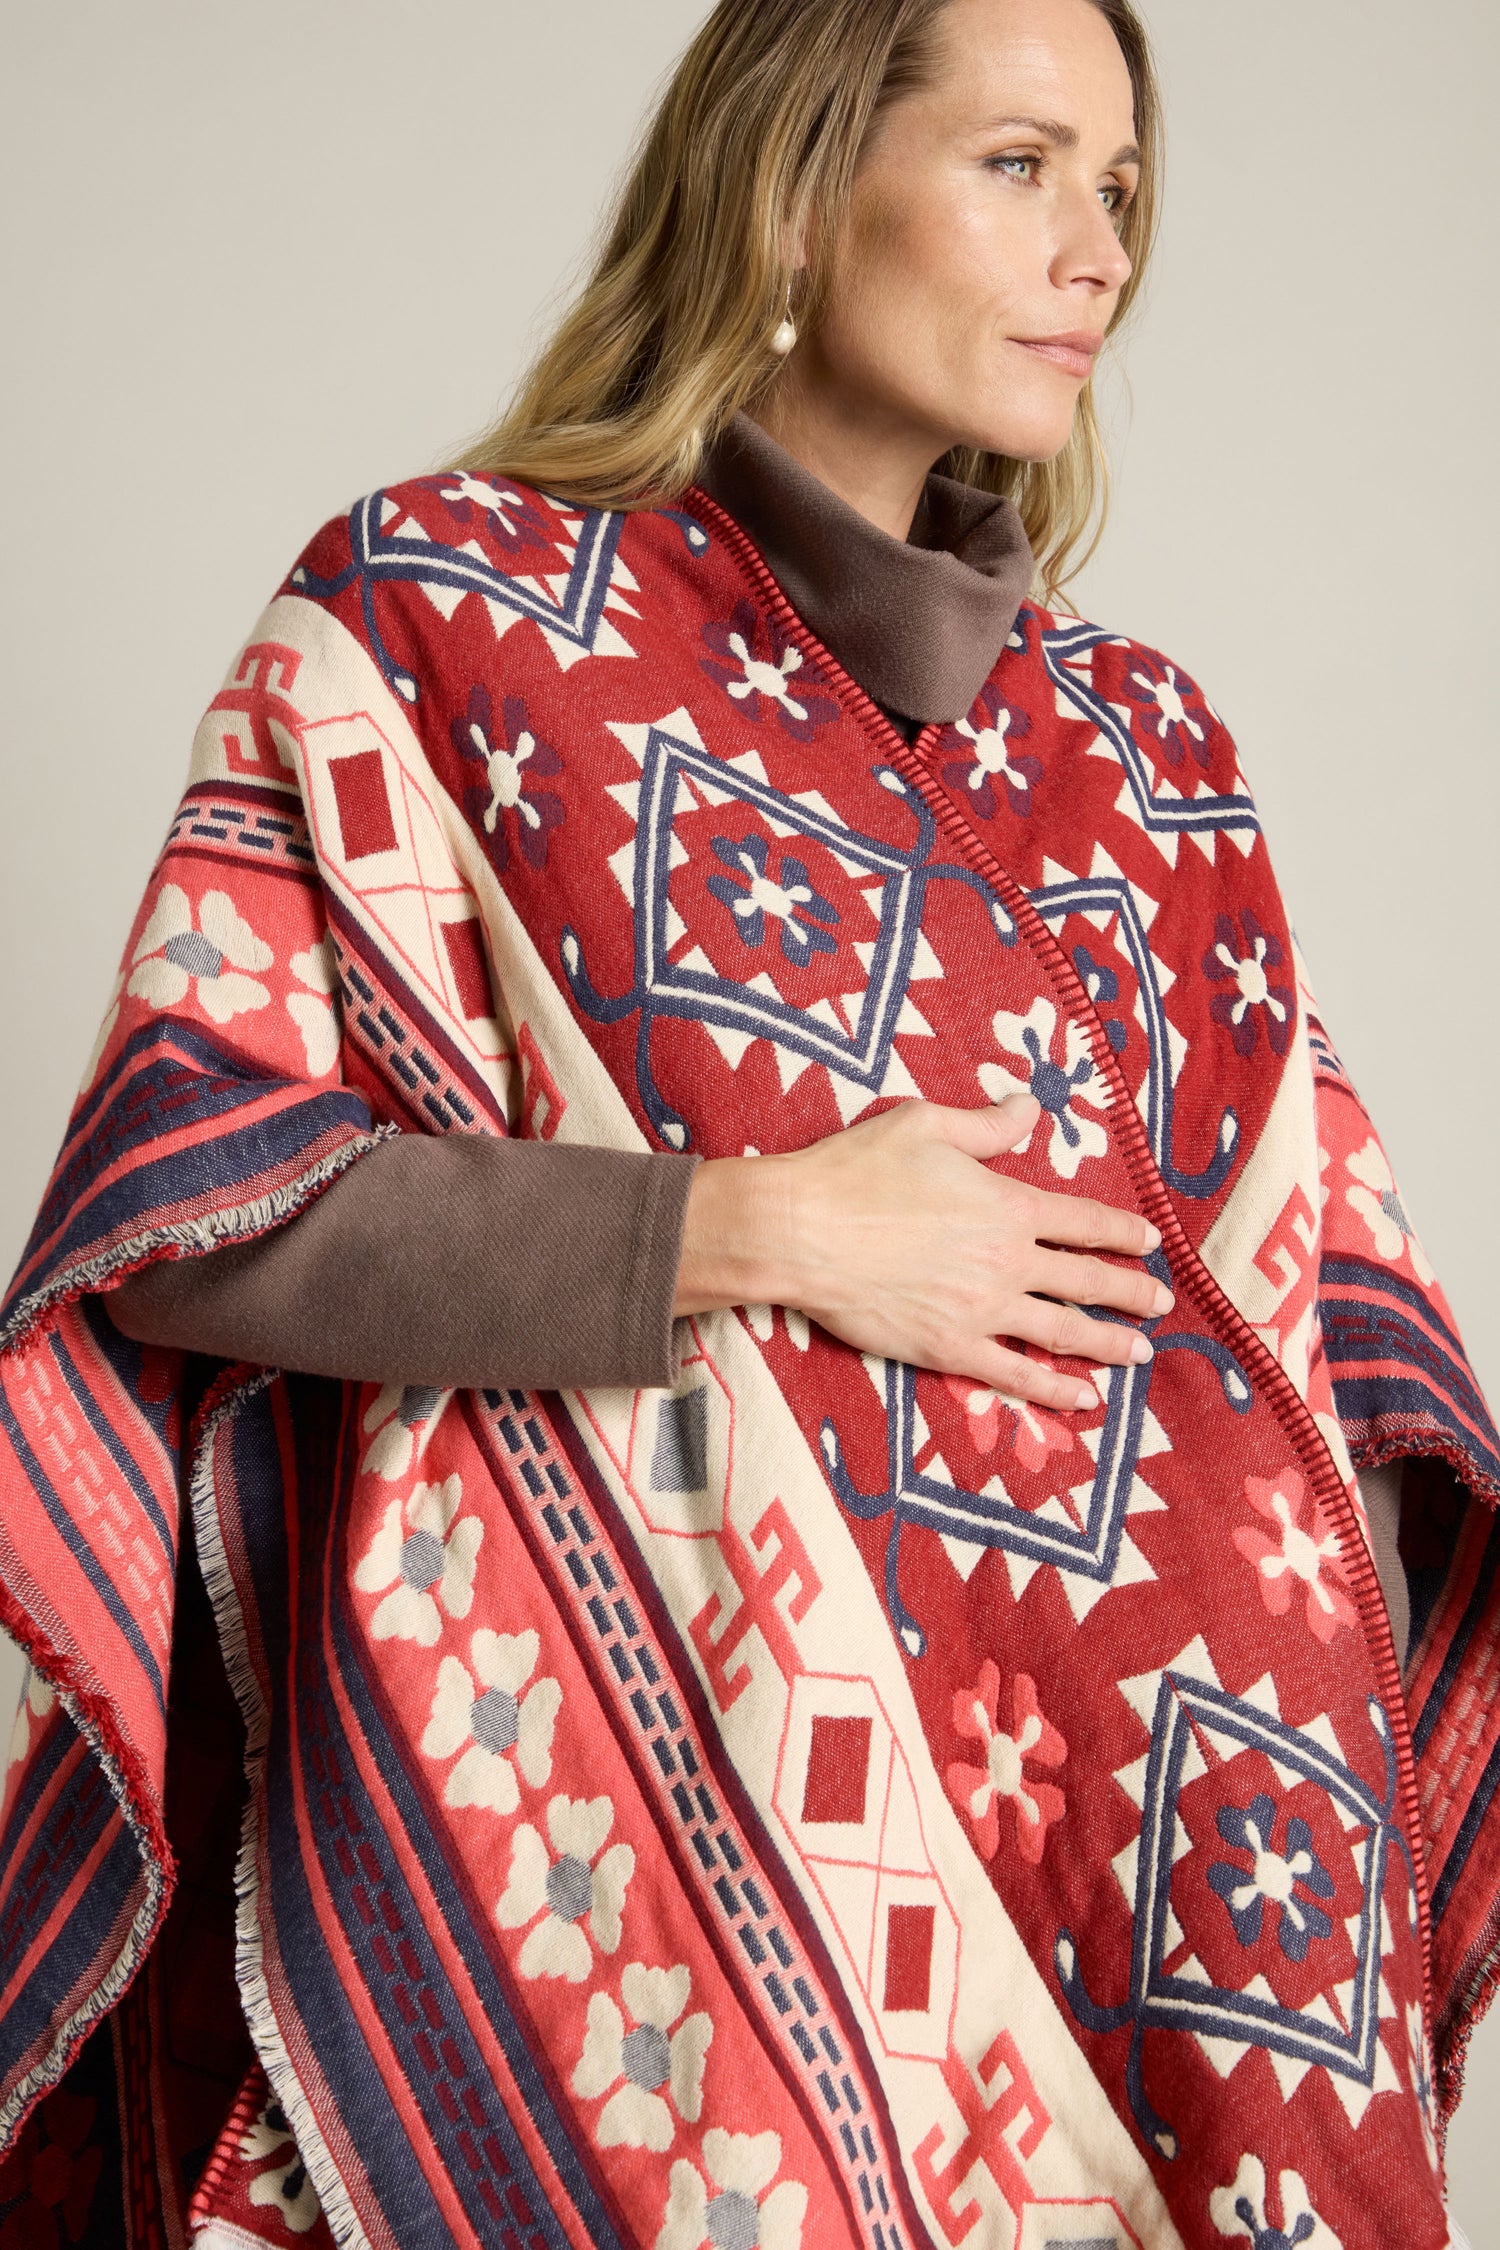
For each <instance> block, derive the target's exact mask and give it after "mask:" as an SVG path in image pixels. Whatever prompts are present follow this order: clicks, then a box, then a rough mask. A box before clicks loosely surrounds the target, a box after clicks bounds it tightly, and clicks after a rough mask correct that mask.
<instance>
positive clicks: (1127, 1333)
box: [1011, 1297, 1152, 1367]
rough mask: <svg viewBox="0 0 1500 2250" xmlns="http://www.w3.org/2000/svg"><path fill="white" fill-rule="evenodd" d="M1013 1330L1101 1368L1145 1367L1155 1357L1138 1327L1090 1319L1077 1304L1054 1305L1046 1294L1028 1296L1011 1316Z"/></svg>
mask: <svg viewBox="0 0 1500 2250" xmlns="http://www.w3.org/2000/svg"><path fill="white" fill-rule="evenodd" d="M1011 1333H1012V1334H1013V1335H1015V1336H1017V1337H1019V1338H1020V1339H1021V1340H1022V1341H1023V1342H1025V1343H1028V1344H1040V1346H1041V1348H1042V1350H1043V1351H1044V1352H1056V1353H1057V1355H1058V1357H1059V1358H1061V1359H1086V1360H1092V1361H1094V1363H1095V1364H1096V1365H1098V1366H1101V1367H1142V1366H1144V1365H1145V1363H1146V1361H1147V1360H1148V1359H1150V1358H1151V1356H1152V1353H1151V1346H1150V1344H1149V1343H1148V1342H1147V1340H1146V1338H1145V1337H1144V1336H1143V1335H1142V1334H1141V1332H1140V1330H1139V1329H1138V1328H1126V1327H1123V1326H1122V1325H1121V1324H1120V1323H1119V1322H1118V1321H1109V1320H1090V1319H1089V1316H1088V1314H1087V1313H1083V1312H1080V1311H1079V1310H1078V1308H1077V1306H1076V1305H1051V1304H1048V1303H1047V1301H1046V1299H1045V1298H1044V1297H1028V1298H1027V1299H1026V1301H1025V1303H1024V1305H1023V1306H1022V1307H1021V1309H1020V1310H1019V1311H1018V1312H1016V1313H1013V1314H1012V1315H1011Z"/></svg>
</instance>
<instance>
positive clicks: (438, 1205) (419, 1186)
mask: <svg viewBox="0 0 1500 2250" xmlns="http://www.w3.org/2000/svg"><path fill="white" fill-rule="evenodd" d="M696 1166H697V1159H696V1158H693V1157H682V1156H658V1155H636V1154H631V1153H626V1152H624V1151H621V1150H617V1149H603V1148H571V1147H565V1146H563V1145H562V1144H560V1143H558V1142H555V1141H553V1142H541V1141H513V1140H503V1139H496V1138H491V1137H490V1136H488V1135H477V1134H476V1135H472V1136H470V1135H457V1134H454V1135H450V1136H448V1137H447V1138H444V1139H430V1138H428V1137H427V1136H426V1135H424V1134H416V1133H413V1134H403V1135H401V1136H400V1137H399V1138H396V1139H393V1140H388V1141H383V1142H382V1143H381V1144H380V1146H379V1147H378V1148H374V1149H372V1150H371V1151H370V1153H369V1155H368V1156H365V1157H362V1158H361V1159H360V1161H359V1162H358V1163H357V1164H355V1165H353V1166H352V1167H351V1168H350V1170H349V1171H347V1172H345V1173H343V1174H342V1175H341V1177H340V1178H338V1179H336V1180H335V1181H334V1182H333V1183H332V1185H331V1186H330V1187H328V1188H326V1189H325V1190H324V1192H323V1194H322V1195H321V1196H319V1198H318V1200H317V1201H316V1202H315V1203H311V1204H309V1205H308V1206H307V1208H306V1209H305V1210H304V1211H302V1212H301V1213H300V1214H299V1215H298V1216H297V1217H296V1218H294V1219H292V1220H290V1221H288V1223H287V1224H286V1225H285V1226H282V1227H278V1228H277V1229H276V1230H275V1232H273V1233H271V1234H267V1235H262V1236H259V1237H257V1239H256V1240H255V1241H253V1242H244V1243H226V1244H225V1245H224V1246H223V1247H221V1248H220V1249H217V1250H214V1251H211V1252H210V1253H208V1255H206V1256H203V1257H196V1258H185V1259H177V1260H172V1261H170V1262H167V1263H163V1264H160V1265H155V1266H148V1267H147V1268H145V1270H144V1271H142V1272H140V1273H138V1274H135V1275H133V1276H132V1277H131V1279H130V1280H128V1281H126V1282H123V1283H122V1284H121V1285H120V1287H119V1288H118V1289H116V1290H114V1291H112V1292H111V1293H110V1294H109V1295H108V1296H107V1297H106V1299H105V1302H106V1304H107V1305H108V1308H109V1311H110V1314H111V1317H112V1318H113V1320H114V1322H115V1325H116V1326H117V1327H118V1328H120V1329H122V1330H123V1331H124V1333H125V1334H126V1335H127V1336H131V1337H134V1338H135V1340H136V1341H137V1342H138V1343H147V1344H165V1345H172V1346H177V1347H179V1348H182V1349H185V1350H189V1351H198V1352H208V1353H212V1354H214V1355H215V1356H216V1357H219V1358H223V1359H237V1360H239V1359H242V1360H249V1361H251V1362H252V1363H254V1364H255V1365H257V1366H263V1367H285V1368H293V1369H296V1370H298V1371H299V1372H301V1373H304V1374H309V1375H336V1376H342V1377H347V1378H349V1379H351V1380H353V1381H356V1382H369V1383H430V1384H436V1385H438V1386H439V1387H440V1388H442V1389H444V1390H447V1389H449V1388H454V1389H462V1388H470V1387H472V1388H485V1387H497V1386H501V1385H514V1386H515V1387H516V1388H517V1389H520V1390H547V1389H561V1390H572V1389H576V1388H582V1387H584V1386H585V1385H590V1384H602V1385H608V1386H619V1387H622V1388H629V1389H641V1388H645V1387H648V1386H652V1385H662V1384H669V1383H671V1382H673V1381H675V1379H676V1353H675V1350H674V1347H673V1341H672V1305H673V1299H674V1297H675V1294H676V1285H677V1268H678V1264H679V1261H680V1258H681V1254H682V1230H683V1222H684V1219H685V1216H686V1210H687V1196H688V1189H689V1187H690V1186H691V1184H692V1178H693V1173H694V1171H695V1169H696Z"/></svg>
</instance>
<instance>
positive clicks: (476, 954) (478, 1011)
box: [443, 914, 495, 1023]
mask: <svg viewBox="0 0 1500 2250" xmlns="http://www.w3.org/2000/svg"><path fill="white" fill-rule="evenodd" d="M443 943H444V945H445V946H446V947H447V949H448V966H449V968H450V969H451V970H452V971H453V981H454V983H455V984H456V985H457V987H458V1004H459V1006H460V1007H461V1008H462V1009H463V1012H464V1020H465V1022H466V1023H476V1022H477V1021H478V1020H479V1018H480V1017H481V1016H492V1015H493V1014H494V1013H495V1002H494V999H493V997H492V995H491V992H490V970H489V963H488V962H487V961H486V959H485V957H484V934H483V932H482V931H481V929H480V927H479V920H478V917H477V915H473V914H471V915H470V916H469V917H468V919H467V920H466V921H463V922H445V923H444V924H443Z"/></svg>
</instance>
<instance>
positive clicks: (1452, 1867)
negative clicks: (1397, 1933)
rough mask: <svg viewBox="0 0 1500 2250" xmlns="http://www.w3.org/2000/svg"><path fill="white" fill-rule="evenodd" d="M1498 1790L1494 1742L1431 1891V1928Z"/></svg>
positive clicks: (1498, 1756)
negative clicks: (1451, 1846)
mask: <svg viewBox="0 0 1500 2250" xmlns="http://www.w3.org/2000/svg"><path fill="white" fill-rule="evenodd" d="M1497 1787H1500V1742H1497V1743H1496V1744H1495V1747H1494V1749H1493V1750H1492V1751H1491V1752H1490V1755H1489V1761H1488V1763H1487V1764H1486V1766H1485V1769H1484V1772H1483V1773H1482V1774H1481V1775H1480V1777H1479V1786H1478V1788H1477V1789H1476V1790H1475V1791H1474V1794H1473V1796H1472V1797H1471V1798H1470V1799H1469V1809H1468V1811H1467V1812H1466V1813H1465V1814H1464V1817H1463V1821H1462V1824H1461V1825H1460V1828H1459V1831H1458V1834H1457V1835H1456V1836H1455V1837H1454V1839H1453V1849H1452V1851H1451V1852H1450V1853H1449V1854H1448V1857H1447V1859H1446V1860H1445V1861H1444V1863H1443V1872H1442V1874H1441V1875H1440V1876H1439V1878H1438V1881H1437V1885H1436V1888H1435V1889H1434V1891H1433V1894H1432V1925H1433V1928H1434V1929H1436V1927H1437V1925H1438V1923H1439V1922H1441V1920H1442V1919H1443V1916H1444V1914H1446V1912H1447V1911H1448V1902H1449V1900H1450V1899H1451V1898H1452V1896H1453V1891H1454V1886H1455V1885H1456V1883H1457V1882H1458V1879H1459V1877H1460V1876H1461V1875H1462V1873H1463V1871H1464V1869H1465V1867H1466V1866H1467V1865H1468V1862H1469V1854H1470V1852H1471V1851H1472V1850H1473V1848H1474V1839H1475V1837H1476V1836H1477V1835H1478V1834H1479V1831H1480V1829H1481V1828H1482V1827H1483V1825H1484V1816H1485V1814H1486V1813H1487V1812H1488V1811H1489V1809H1490V1805H1491V1802H1492V1800H1493V1798H1494V1795H1495V1791H1496V1788H1497Z"/></svg>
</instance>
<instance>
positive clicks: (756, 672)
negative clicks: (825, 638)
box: [728, 633, 807, 719]
mask: <svg viewBox="0 0 1500 2250" xmlns="http://www.w3.org/2000/svg"><path fill="white" fill-rule="evenodd" d="M729 651H730V654H731V655H732V656H734V657H735V658H737V660H738V662H739V664H740V667H741V669H742V670H743V672H744V675H745V676H744V678H743V679H742V680H731V681H730V682H729V684H728V692H729V694H730V695H731V696H732V697H733V698H734V700H735V702H736V703H744V702H746V701H747V700H748V698H749V697H750V696H752V695H764V696H767V697H769V699H770V701H771V702H772V703H780V704H782V705H784V706H785V709H786V713H787V716H788V718H792V719H805V718H806V717H807V707H806V705H805V704H801V703H799V702H797V700H796V698H795V697H794V696H793V694H792V691H791V688H790V686H789V685H788V682H789V681H790V679H791V676H792V674H793V673H794V672H800V671H801V669H802V651H801V649H800V648H789V649H788V650H787V651H786V653H785V655H784V656H783V657H782V659H781V662H780V663H779V664H767V663H766V662H765V661H764V659H763V658H761V657H758V656H752V655H751V654H750V645H749V643H748V641H747V640H746V639H745V636H744V634H743V633H731V634H730V636H729Z"/></svg>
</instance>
